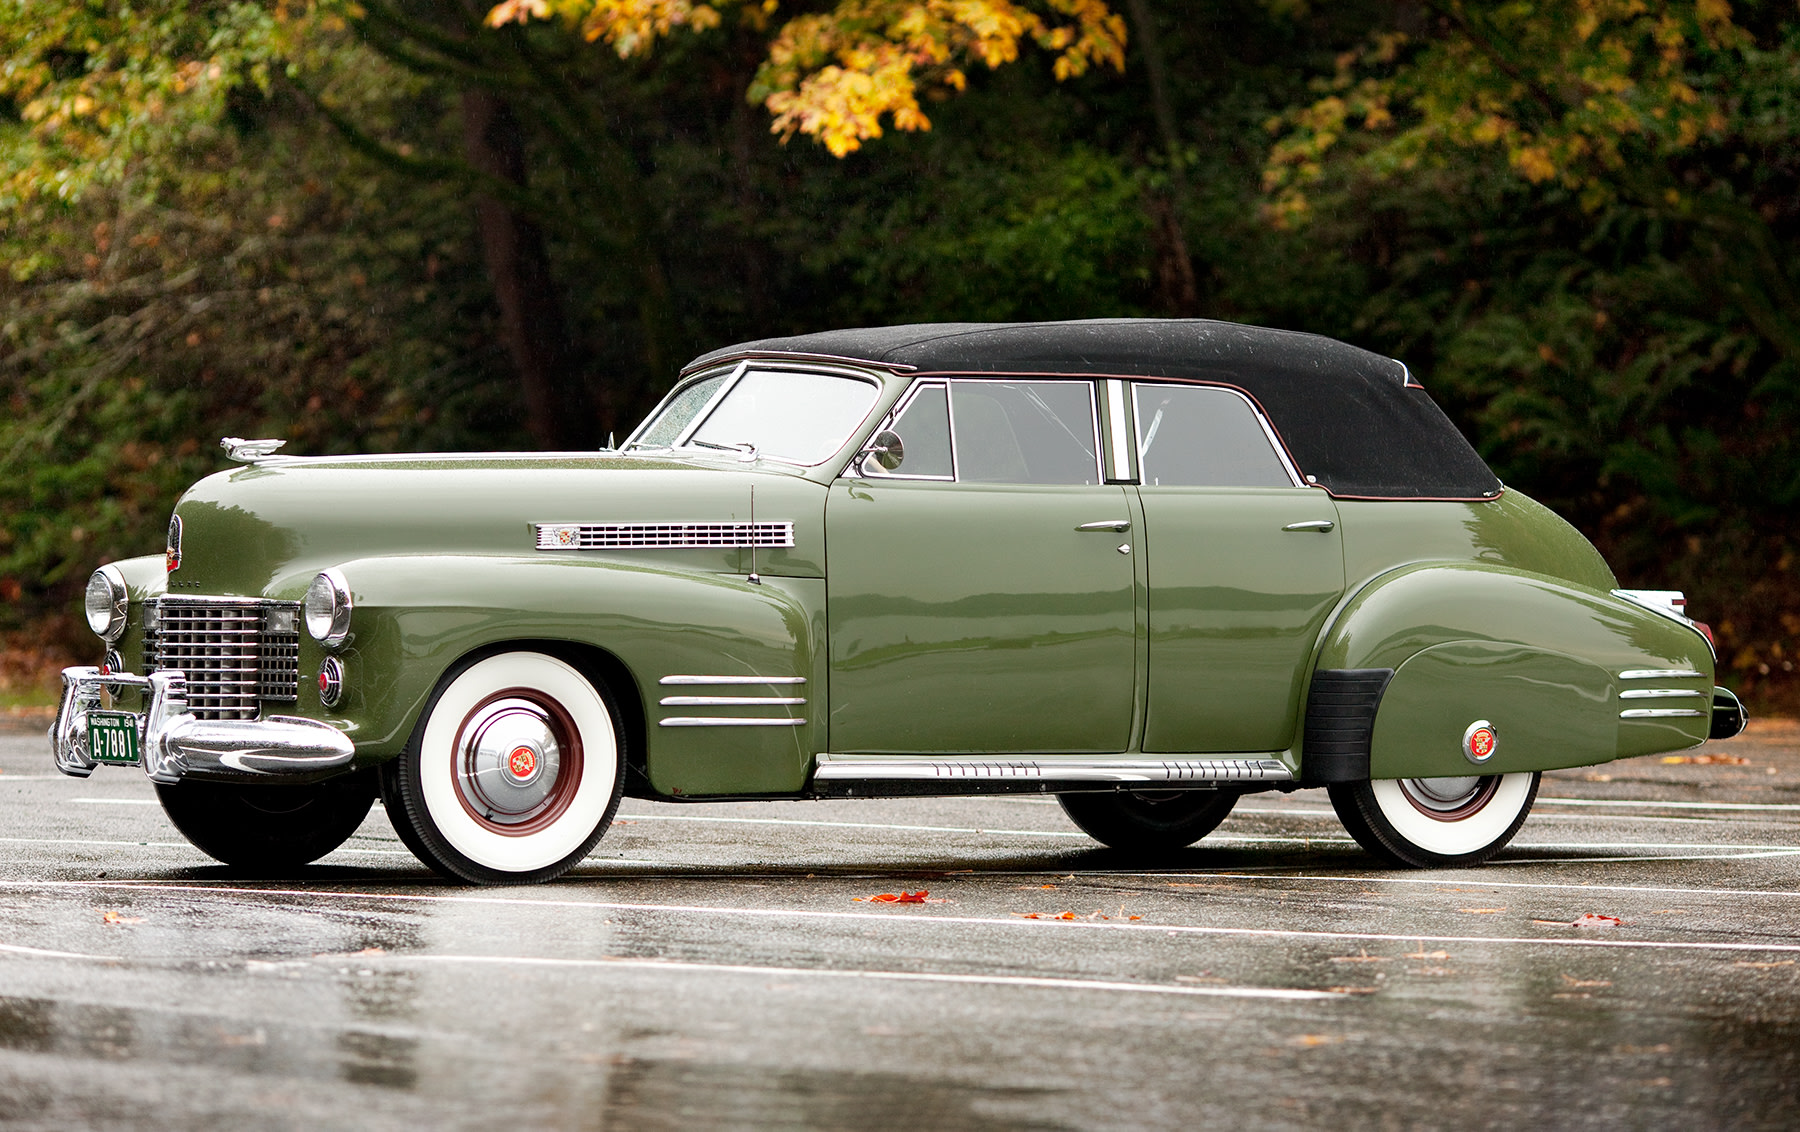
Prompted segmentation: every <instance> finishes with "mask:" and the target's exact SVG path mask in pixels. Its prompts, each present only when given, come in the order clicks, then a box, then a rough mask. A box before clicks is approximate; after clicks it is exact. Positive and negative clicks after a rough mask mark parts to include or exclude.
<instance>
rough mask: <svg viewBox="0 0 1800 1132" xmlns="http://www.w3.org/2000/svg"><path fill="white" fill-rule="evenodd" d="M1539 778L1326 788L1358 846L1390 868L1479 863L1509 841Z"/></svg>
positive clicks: (1404, 781)
mask: <svg viewBox="0 0 1800 1132" xmlns="http://www.w3.org/2000/svg"><path fill="white" fill-rule="evenodd" d="M1539 777H1540V776H1539V775H1538V773H1537V772H1535V771H1525V772H1520V773H1515V774H1490V775H1469V776H1467V777H1460V778H1386V779H1377V780H1376V781H1373V782H1347V783H1342V784H1339V785H1336V786H1333V787H1331V805H1332V808H1333V809H1335V810H1337V814H1338V818H1339V820H1341V821H1342V822H1343V823H1344V828H1345V829H1347V830H1349V831H1350V835H1351V836H1352V837H1354V838H1356V841H1357V843H1358V844H1360V845H1361V846H1362V847H1363V848H1364V849H1367V850H1368V851H1369V852H1371V853H1373V854H1375V855H1376V856H1377V857H1381V858H1383V859H1384V860H1386V861H1389V862H1391V863H1393V864H1396V865H1406V866H1409V867H1412V868H1421V869H1424V868H1441V867H1445V866H1456V865H1478V864H1480V863H1481V862H1483V861H1485V860H1487V859H1488V858H1489V857H1492V856H1493V855H1494V854H1495V853H1498V852H1499V851H1500V850H1501V849H1502V848H1504V847H1505V845H1506V843H1507V842H1509V841H1511V840H1512V839H1513V835H1514V834H1515V833H1517V832H1518V831H1519V827H1520V826H1521V825H1523V824H1524V823H1525V818H1526V816H1527V815H1529V814H1530V813H1531V804H1532V802H1533V801H1535V800H1536V798H1537V790H1538V779H1539Z"/></svg>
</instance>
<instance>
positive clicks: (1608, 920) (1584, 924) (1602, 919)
mask: <svg viewBox="0 0 1800 1132" xmlns="http://www.w3.org/2000/svg"><path fill="white" fill-rule="evenodd" d="M1624 922H1625V921H1624V920H1621V919H1619V917H1617V916H1600V915H1596V914H1595V913H1593V912H1588V913H1585V914H1583V915H1580V916H1577V917H1575V922H1574V923H1572V924H1570V925H1569V926H1570V927H1575V928H1616V927H1618V926H1619V925H1620V924H1622V923H1624Z"/></svg>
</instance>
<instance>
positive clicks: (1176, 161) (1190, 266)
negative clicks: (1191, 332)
mask: <svg viewBox="0 0 1800 1132" xmlns="http://www.w3.org/2000/svg"><path fill="white" fill-rule="evenodd" d="M1126 7H1128V8H1129V9H1130V10H1131V25H1132V28H1131V30H1132V34H1133V35H1134V36H1135V37H1136V38H1137V44H1138V49H1139V50H1140V51H1142V52H1143V55H1144V73H1145V76H1146V77H1147V78H1148V79H1149V80H1150V108H1151V111H1152V112H1153V113H1154V114H1155V115H1156V132H1157V134H1158V135H1160V136H1161V138H1162V144H1163V149H1164V151H1165V152H1166V153H1167V154H1168V157H1169V188H1168V190H1167V191H1166V192H1157V191H1156V190H1151V197H1150V201H1149V206H1150V217H1151V219H1152V220H1154V221H1155V222H1156V234H1155V237H1154V239H1155V241H1156V278H1157V285H1158V289H1159V290H1160V291H1161V292H1162V299H1163V305H1164V306H1165V307H1167V308H1168V309H1169V311H1170V312H1171V313H1173V314H1177V315H1183V316H1192V315H1197V314H1199V313H1200V286H1199V282H1198V280H1197V279H1196V278H1195V276H1194V259H1193V256H1192V254H1190V253H1189V251H1188V242H1187V231H1186V229H1185V228H1183V226H1182V223H1181V214H1182V212H1183V206H1185V205H1186V203H1187V179H1186V177H1185V176H1184V175H1183V173H1182V168H1181V163H1182V155H1181V135H1180V133H1179V132H1178V131H1177V129H1176V127H1175V107H1174V104H1173V103H1172V102H1171V101H1170V99H1169V80H1168V67H1167V66H1166V65H1165V63H1164V61H1163V53H1162V41H1161V40H1160V39H1158V38H1157V34H1156V21H1155V19H1154V18H1153V17H1152V16H1151V14H1150V5H1149V4H1148V3H1146V0H1126Z"/></svg>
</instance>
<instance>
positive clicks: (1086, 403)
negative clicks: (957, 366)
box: [950, 381, 1100, 484]
mask: <svg viewBox="0 0 1800 1132" xmlns="http://www.w3.org/2000/svg"><path fill="white" fill-rule="evenodd" d="M950 415H951V421H952V425H953V428H954V432H955V436H956V478H957V479H959V480H963V481H966V482H969V483H1041V484H1076V483H1098V482H1100V461H1099V457H1098V455H1097V453H1096V449H1097V447H1098V444H1097V443H1096V434H1095V432H1094V392H1093V386H1092V385H1091V384H1089V383H1088V382H1085V381H956V382H952V383H951V384H950Z"/></svg>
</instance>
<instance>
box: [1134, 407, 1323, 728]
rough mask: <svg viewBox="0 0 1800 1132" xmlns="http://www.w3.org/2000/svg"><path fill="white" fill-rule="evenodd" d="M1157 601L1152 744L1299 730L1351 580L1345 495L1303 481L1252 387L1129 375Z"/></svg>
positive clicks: (1146, 548)
mask: <svg viewBox="0 0 1800 1132" xmlns="http://www.w3.org/2000/svg"><path fill="white" fill-rule="evenodd" d="M1133 402H1134V405H1133V409H1134V412H1133V417H1134V420H1133V422H1132V424H1133V428H1134V432H1135V435H1136V440H1137V447H1138V464H1139V468H1138V470H1139V479H1140V486H1139V487H1138V489H1137V490H1138V494H1139V497H1140V499H1141V500H1142V503H1143V509H1144V535H1143V538H1142V540H1141V543H1142V550H1143V553H1144V554H1145V555H1146V557H1147V566H1148V579H1149V607H1150V621H1149V634H1150V673H1149V705H1148V712H1147V718H1146V723H1145V733H1144V750H1145V751H1147V752H1154V753H1176V752H1205V753H1220V752H1233V751H1243V752H1250V751H1279V750H1285V749H1286V748H1288V747H1289V746H1291V745H1292V744H1293V742H1294V731H1295V721H1296V719H1297V717H1298V714H1299V706H1300V697H1301V695H1302V694H1303V692H1304V690H1305V687H1306V680H1307V674H1308V671H1309V669H1310V667H1311V658H1312V649H1313V644H1314V642H1315V641H1316V640H1317V639H1318V636H1319V633H1320V631H1321V629H1322V628H1323V627H1324V622H1325V618H1326V617H1327V616H1328V615H1329V614H1330V612H1331V609H1332V607H1333V606H1334V605H1336V603H1337V601H1338V598H1339V597H1340V596H1341V595H1342V594H1343V591H1344V554H1343V545H1342V538H1341V535H1340V532H1339V530H1338V523H1339V521H1340V520H1339V517H1338V513H1337V508H1336V507H1335V506H1334V505H1333V504H1332V501H1331V497H1330V496H1329V495H1327V494H1326V493H1325V492H1324V491H1323V490H1321V489H1319V488H1316V487H1305V486H1302V485H1301V484H1300V480H1299V476H1298V475H1297V474H1296V473H1295V470H1294V468H1293V466H1292V465H1291V463H1290V462H1289V461H1288V459H1287V457H1286V455H1285V453H1284V452H1283V451H1282V450H1281V449H1280V447H1279V446H1278V445H1277V444H1276V443H1274V439H1273V437H1274V433H1273V431H1272V430H1271V429H1270V428H1269V427H1268V426H1267V424H1266V422H1265V421H1264V420H1263V419H1262V416H1261V414H1260V413H1259V412H1258V411H1257V410H1256V408H1255V407H1254V406H1253V405H1252V404H1251V402H1250V401H1249V399H1248V398H1246V397H1245V396H1244V395H1243V394H1241V393H1239V392H1238V391H1236V390H1234V389H1229V388H1224V387H1213V386H1193V385H1160V384H1154V383H1148V382H1140V383H1136V384H1135V385H1134V387H1133Z"/></svg>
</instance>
